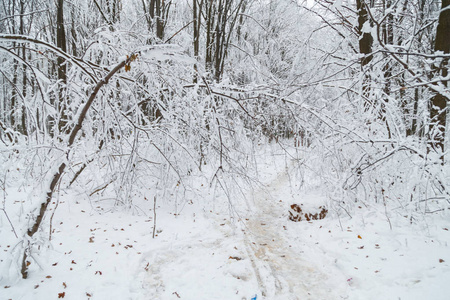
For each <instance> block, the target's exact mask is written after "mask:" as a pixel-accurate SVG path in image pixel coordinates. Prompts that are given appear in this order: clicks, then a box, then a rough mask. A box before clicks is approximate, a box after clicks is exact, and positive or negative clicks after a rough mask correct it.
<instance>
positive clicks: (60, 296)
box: [58, 292, 66, 298]
mask: <svg viewBox="0 0 450 300" xmlns="http://www.w3.org/2000/svg"><path fill="white" fill-rule="evenodd" d="M65 295H66V292H62V293H58V298H64V296H65Z"/></svg>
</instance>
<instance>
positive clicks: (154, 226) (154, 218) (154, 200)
mask: <svg viewBox="0 0 450 300" xmlns="http://www.w3.org/2000/svg"><path fill="white" fill-rule="evenodd" d="M155 232H156V196H155V197H154V198H153V238H155Z"/></svg>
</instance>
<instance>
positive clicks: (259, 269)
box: [0, 158, 450, 300]
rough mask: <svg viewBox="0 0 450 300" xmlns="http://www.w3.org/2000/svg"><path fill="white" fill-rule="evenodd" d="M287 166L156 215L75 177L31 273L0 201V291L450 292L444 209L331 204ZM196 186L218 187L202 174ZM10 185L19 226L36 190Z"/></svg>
mask: <svg viewBox="0 0 450 300" xmlns="http://www.w3.org/2000/svg"><path fill="white" fill-rule="evenodd" d="M286 165H287V167H286ZM289 166H290V165H289V163H288V164H286V163H285V160H284V158H283V159H280V161H275V162H274V161H272V162H270V163H269V161H268V160H267V161H265V162H262V163H261V165H260V170H259V173H260V176H261V180H262V182H263V183H264V184H263V185H261V186H260V187H258V188H255V189H254V190H253V192H252V193H250V192H249V193H248V195H246V196H247V202H246V203H244V202H233V203H227V201H222V200H217V202H214V201H212V202H211V201H210V202H209V203H208V205H205V203H203V199H184V200H183V201H184V203H185V205H184V206H183V209H182V210H181V211H180V210H178V209H177V210H175V209H174V205H173V203H172V202H171V201H168V200H164V199H161V200H158V201H157V206H156V208H157V209H156V222H155V220H154V211H153V199H135V201H134V202H133V203H134V204H135V205H136V207H138V209H133V210H127V211H124V209H122V208H120V206H119V207H115V206H114V203H108V200H105V201H101V202H96V201H94V200H89V199H88V198H87V196H86V195H85V193H83V191H82V187H80V186H78V187H76V188H73V189H70V190H67V191H64V192H61V193H60V194H59V196H58V197H55V198H56V200H55V204H54V205H53V210H52V211H51V212H54V215H53V216H50V215H48V216H47V217H48V218H50V217H52V222H51V223H52V229H51V232H52V233H51V240H49V236H48V234H49V229H48V228H47V229H45V232H47V235H46V236H44V235H41V239H42V240H41V241H40V242H41V244H42V245H43V246H41V247H40V249H39V251H37V250H38V249H35V250H34V253H33V255H32V257H33V262H32V263H31V265H30V267H29V268H30V270H29V278H28V279H26V280H22V279H20V273H19V271H20V262H21V257H20V255H21V251H22V244H18V243H19V239H18V238H16V237H15V235H14V232H13V231H12V227H11V225H10V223H9V221H8V219H7V218H6V214H5V213H4V212H3V211H2V212H1V216H0V237H1V238H0V284H1V286H0V287H1V288H0V299H14V300H18V299H37V300H38V299H58V298H64V299H155V300H156V299H161V300H165V299H192V300H198V299H205V300H206V299H226V300H228V299H230V300H231V299H239V300H242V299H248V300H250V299H315V300H316V299H395V300H398V299H403V300H413V299H434V300H446V299H450V289H449V287H448V284H449V283H450V250H449V245H448V244H449V242H450V231H449V229H450V222H449V221H448V220H450V216H449V215H448V213H447V212H445V211H444V212H441V215H429V216H422V215H418V216H421V218H422V219H421V220H413V222H411V218H410V217H408V218H405V217H403V216H402V215H401V213H398V214H396V213H389V214H386V213H385V210H384V207H383V206H376V205H369V204H367V203H366V204H363V203H361V205H359V206H358V207H359V208H358V209H357V210H356V211H352V212H351V213H350V215H347V214H345V215H344V214H339V215H338V214H337V213H336V212H335V211H333V210H332V209H331V207H328V206H329V205H330V201H329V200H328V199H327V197H326V196H325V195H323V194H322V193H321V191H320V190H312V189H309V190H308V191H299V190H298V188H297V186H296V185H297V184H296V182H295V177H292V176H290V173H289V172H290V170H289ZM202 188H203V193H204V194H205V196H204V197H203V198H208V197H209V198H211V197H213V196H211V195H209V196H208V193H210V192H211V190H210V189H209V188H207V187H206V186H205V187H202V186H201V184H200V181H199V184H198V189H199V191H200V193H202ZM6 192H7V197H6V199H7V200H8V202H5V205H6V206H5V208H6V210H5V211H6V212H7V213H8V216H9V218H10V220H11V223H12V225H13V226H14V229H15V230H16V232H17V234H18V236H19V237H20V236H21V235H23V232H21V230H23V229H22V228H26V226H25V224H24V223H25V222H26V218H25V216H24V215H23V211H27V209H28V208H29V205H30V203H33V202H34V203H35V201H36V199H34V198H33V199H34V200H33V199H30V196H28V195H29V194H30V193H29V191H26V190H25V189H23V188H22V190H21V191H20V192H19V191H18V189H17V188H14V187H10V188H8V189H7V191H6ZM213 198H214V197H213ZM219 198H220V197H219ZM11 199H14V200H11ZM294 203H296V204H298V205H299V206H300V207H302V210H303V212H304V213H309V212H311V213H315V212H317V211H319V207H324V206H325V207H327V208H328V209H329V212H328V214H327V216H326V217H325V218H324V219H322V220H314V221H306V220H302V221H301V222H292V221H290V220H289V208H290V206H291V205H292V204H294ZM56 204H57V208H56V210H55V207H56ZM108 205H109V206H108ZM248 207H250V209H248ZM230 211H234V213H230ZM350 216H351V217H350ZM416 218H417V216H416ZM155 223H156V230H155V233H156V236H155V238H153V236H152V235H153V226H154V224H155ZM47 224H48V223H47ZM391 226H392V229H391Z"/></svg>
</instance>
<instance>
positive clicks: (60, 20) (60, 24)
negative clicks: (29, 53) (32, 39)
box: [56, 0, 67, 131]
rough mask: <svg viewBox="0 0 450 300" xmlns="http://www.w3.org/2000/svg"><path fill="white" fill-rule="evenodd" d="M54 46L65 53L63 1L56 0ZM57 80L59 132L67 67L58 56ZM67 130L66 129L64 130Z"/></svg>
mask: <svg viewBox="0 0 450 300" xmlns="http://www.w3.org/2000/svg"><path fill="white" fill-rule="evenodd" d="M56 46H57V47H58V48H59V49H61V50H62V51H64V52H67V45H66V31H65V28H64V0H58V4H57V13H56ZM57 64H58V80H59V81H60V84H61V87H60V88H59V91H58V98H59V99H58V101H59V102H58V103H57V105H56V107H58V108H59V112H60V115H59V118H60V119H59V123H58V128H59V131H63V130H64V127H65V126H66V124H67V111H66V109H67V105H66V101H67V99H66V95H65V94H66V93H65V90H66V88H65V87H66V84H67V65H66V60H65V59H64V58H63V57H61V56H58V59H57ZM66 130H67V129H66Z"/></svg>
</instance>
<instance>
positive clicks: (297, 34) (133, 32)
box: [0, 0, 450, 277]
mask: <svg viewBox="0 0 450 300" xmlns="http://www.w3.org/2000/svg"><path fill="white" fill-rule="evenodd" d="M448 7H449V1H447V0H443V1H442V3H439V2H436V1H431V0H417V1H407V0H398V1H392V0H380V1H370V2H369V1H360V0H357V1H355V2H353V1H327V0H319V1H316V2H314V5H312V6H311V5H306V3H302V4H300V3H297V2H295V1H289V0H283V1H281V0H277V1H257V0H192V1H175V0H173V1H170V0H145V1H144V0H143V1H132V0H128V1H119V0H92V1H71V2H66V1H63V0H57V1H56V0H55V1H42V0H29V1H25V0H5V1H3V3H2V5H1V7H0V32H1V33H0V60H1V68H0V109H1V110H0V111H1V113H0V148H1V152H0V157H1V159H2V167H1V169H0V170H1V175H2V178H3V179H2V185H3V187H4V188H3V193H5V195H6V189H7V188H9V187H13V186H16V185H17V179H18V178H20V177H24V178H25V180H26V182H27V184H31V186H32V187H33V189H35V190H36V189H40V190H42V191H43V193H42V195H40V196H39V198H40V200H39V203H38V204H37V205H36V208H35V210H33V211H30V212H26V213H27V214H28V216H29V218H28V224H23V230H21V232H20V233H21V234H22V236H21V237H19V239H21V241H22V247H21V249H22V250H23V253H24V254H23V256H21V257H20V260H22V276H23V277H26V274H27V260H29V259H30V258H29V255H30V253H31V252H32V251H34V250H33V249H34V247H36V245H38V244H39V243H40V242H41V241H40V238H38V237H37V234H36V233H39V232H40V231H45V230H46V229H45V228H46V225H45V224H48V223H49V217H48V215H47V213H48V212H47V210H48V207H49V205H51V200H52V197H53V196H54V194H53V193H54V192H55V191H57V190H59V189H61V188H62V189H67V188H70V187H71V186H74V185H77V184H79V185H80V186H83V187H84V189H85V191H86V196H87V198H92V197H103V198H105V199H109V198H108V197H110V198H111V199H113V200H112V201H113V202H114V205H116V206H119V205H125V206H126V207H130V208H135V207H134V206H133V198H134V197H136V195H144V194H145V193H144V192H143V190H152V189H157V190H158V191H152V193H154V194H156V193H159V196H161V195H165V193H166V192H167V193H170V191H171V190H174V189H180V190H182V191H183V193H187V192H192V191H193V188H192V184H191V182H192V177H193V176H194V175H195V176H197V175H200V176H206V177H208V178H209V180H208V182H209V183H210V184H215V185H217V186H219V187H220V188H222V189H224V190H225V191H226V194H227V195H228V197H229V199H230V201H234V200H232V199H234V196H235V195H232V194H230V193H231V192H233V191H236V189H233V188H230V186H236V185H240V184H241V183H242V182H247V183H251V182H253V181H256V180H257V176H256V174H257V169H256V163H255V162H256V158H255V155H254V154H255V147H256V145H258V144H261V143H263V144H264V143H278V145H279V146H281V147H282V148H283V149H285V151H286V155H287V156H288V157H289V158H290V159H291V160H292V161H293V162H294V165H295V170H296V174H298V176H297V177H295V179H296V180H298V181H301V182H302V184H304V185H303V187H307V188H320V189H322V190H324V191H325V192H327V194H328V195H329V198H330V206H331V207H332V208H333V209H334V212H335V213H337V214H339V215H340V214H348V215H350V216H351V215H352V211H353V208H354V207H355V206H359V205H361V204H364V205H366V206H372V205H376V203H380V204H381V205H384V206H385V207H386V211H389V213H396V212H398V213H399V214H400V215H403V216H407V217H408V218H410V219H411V221H413V220H414V219H415V218H416V216H417V215H420V214H424V213H433V212H436V211H442V210H444V209H446V208H447V207H448V203H449V199H450V197H449V194H448V190H449V188H450V187H449V184H448V182H449V180H448V176H449V174H448V171H447V170H448V163H447V160H446V153H447V151H448V150H447V147H446V144H447V134H446V133H447V130H446V127H447V123H446V118H447V115H446V108H447V101H448V99H449V95H450V92H449V90H448V85H447V82H448V80H449V74H448V59H449V57H450V54H449V53H450V49H449V39H448V38H445V37H448V35H449V34H450V28H449V26H450V25H449V24H450V21H449V20H450V10H449V9H448ZM442 37H444V38H442ZM238 178H240V179H238ZM239 180H241V181H239ZM150 181H151V182H153V183H152V184H149V182H150ZM5 199H6V201H9V199H7V198H6V196H5ZM236 199H237V196H236ZM135 209H138V208H135ZM19 235H20V234H19Z"/></svg>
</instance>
